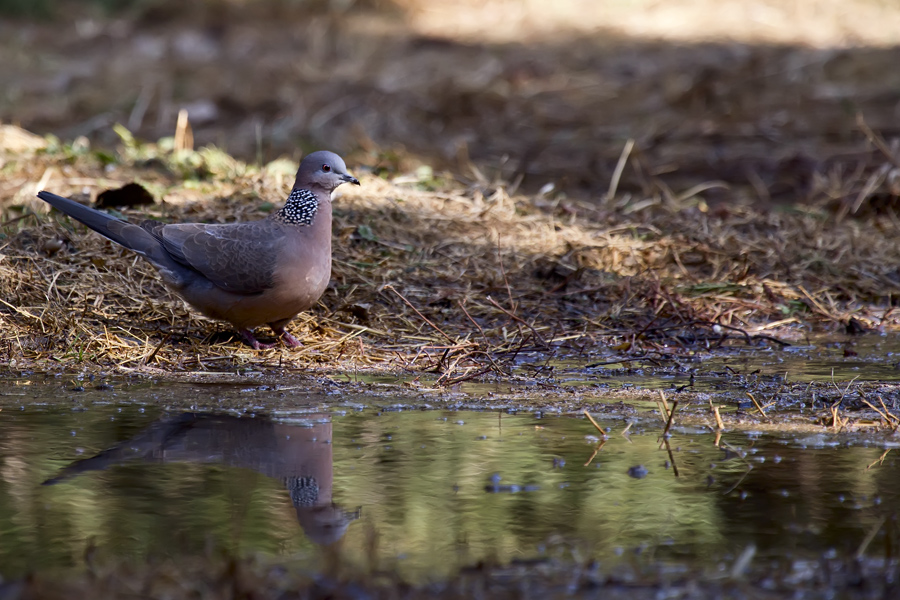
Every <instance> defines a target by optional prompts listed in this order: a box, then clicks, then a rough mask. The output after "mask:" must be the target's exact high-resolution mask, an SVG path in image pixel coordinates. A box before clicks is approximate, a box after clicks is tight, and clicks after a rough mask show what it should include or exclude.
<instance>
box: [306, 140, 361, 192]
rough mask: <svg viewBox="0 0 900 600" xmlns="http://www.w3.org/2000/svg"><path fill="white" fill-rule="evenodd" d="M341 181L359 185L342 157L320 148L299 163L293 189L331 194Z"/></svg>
mask: <svg viewBox="0 0 900 600" xmlns="http://www.w3.org/2000/svg"><path fill="white" fill-rule="evenodd" d="M342 183H354V184H356V185H359V180H358V179H356V177H353V176H352V175H350V174H349V173H347V165H345V164H344V159H342V158H341V157H340V156H338V155H337V154H335V153H334V152H328V151H327V150H320V151H319V152H313V153H312V154H309V155H307V156H306V157H305V158H304V159H303V161H302V162H301V163H300V168H299V169H298V170H297V180H296V181H295V182H294V189H295V190H297V189H309V190H312V191H313V192H317V191H324V192H327V193H328V194H331V192H333V191H334V189H335V188H336V187H338V186H339V185H341V184H342Z"/></svg>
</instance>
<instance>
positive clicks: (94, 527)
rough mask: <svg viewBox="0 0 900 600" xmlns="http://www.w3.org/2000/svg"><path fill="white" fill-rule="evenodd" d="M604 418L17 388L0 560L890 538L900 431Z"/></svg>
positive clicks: (312, 555)
mask: <svg viewBox="0 0 900 600" xmlns="http://www.w3.org/2000/svg"><path fill="white" fill-rule="evenodd" d="M601 425H603V426H604V427H612V428H613V434H612V435H610V436H609V438H608V439H605V440H603V439H599V438H598V437H597V433H598V432H597V431H596V430H594V429H593V427H592V426H591V425H590V423H588V422H587V421H586V420H582V419H574V418H567V417H552V418H551V417H543V418H538V417H537V416H535V415H533V414H508V413H498V412H451V411H419V410H412V411H410V410H377V409H373V408H362V407H356V406H343V407H336V408H335V407H331V408H329V409H327V410H326V409H322V408H320V407H316V406H310V408H308V409H296V408H283V409H279V408H270V409H269V410H267V411H266V414H262V413H259V414H256V415H255V416H251V415H249V414H242V415H238V414H236V413H229V412H225V413H208V412H190V413H186V412H177V411H172V412H165V411H164V410H162V409H161V408H159V407H158V405H154V404H148V405H144V404H141V403H127V404H123V403H121V402H108V403H99V402H93V403H89V402H79V403H74V404H71V405H65V406H59V405H55V404H52V403H51V404H45V405H39V406H34V405H30V406H15V405H9V404H7V405H4V406H3V409H2V410H0V538H2V543H0V575H2V576H3V577H18V576H22V575H23V574H25V573H27V572H33V571H39V572H53V571H55V570H59V569H71V568H76V569H77V568H82V567H83V565H84V561H85V556H86V555H90V556H93V557H106V558H110V557H127V558H134V559H138V560H143V559H145V558H147V557H159V556H167V557H176V558H177V557H180V556H193V555H198V554H203V553H206V552H209V551H210V548H215V549H223V550H225V551H228V552H232V553H236V554H239V555H252V554H263V555H266V556H274V557H279V559H285V560H290V561H292V562H294V563H302V564H306V565H308V566H309V568H313V569H315V568H316V565H319V564H321V561H322V560H323V548H324V547H326V546H329V545H330V546H331V548H330V550H329V551H330V552H332V553H333V552H338V553H339V556H340V557H341V560H342V561H345V562H347V563H349V564H356V563H358V564H360V565H364V564H372V562H373V561H374V562H375V563H376V564H378V565H379V566H380V567H381V568H383V569H389V570H390V571H392V572H396V573H399V574H400V575H401V576H402V577H404V578H406V579H408V580H410V581H417V582H422V581H429V580H434V579H439V578H442V577H446V576H452V575H453V574H454V573H456V572H457V571H458V570H459V569H461V568H463V567H465V566H467V565H472V564H475V563H477V562H479V561H481V560H488V561H494V560H498V561H502V562H504V563H507V562H510V561H516V560H542V559H557V558H559V559H572V558H577V560H584V559H585V558H586V557H593V558H595V559H597V560H599V561H601V562H602V563H604V564H607V565H615V564H619V563H628V564H634V563H635V562H641V561H645V562H652V563H653V564H654V565H663V566H665V565H669V566H670V567H671V568H673V569H676V570H677V569H693V568H695V567H696V568H701V569H712V570H713V571H716V570H728V569H731V568H732V567H733V565H734V563H735V562H736V561H738V559H739V558H740V557H742V556H743V557H746V556H747V549H748V548H751V549H754V552H753V553H752V556H753V560H754V561H774V562H777V561H783V560H804V559H810V560H817V559H818V558H820V557H822V556H826V557H828V556H853V555H854V554H855V553H857V552H858V551H862V552H865V553H866V554H867V555H868V556H884V555H885V554H888V553H889V552H890V547H889V546H890V543H891V542H892V541H893V538H894V537H895V536H894V534H891V533H890V531H893V529H891V527H895V526H894V525H892V523H893V521H892V517H891V515H893V514H894V512H895V510H896V506H897V505H898V502H900V462H898V460H897V457H898V455H900V452H897V451H893V450H892V448H893V445H892V444H890V443H885V442H881V441H872V440H871V439H870V438H860V439H858V440H857V441H852V440H850V438H848V437H847V436H843V437H834V436H831V435H829V434H821V435H819V434H817V435H809V434H803V435H802V436H801V437H799V438H797V437H792V436H790V435H788V434H785V435H784V436H779V435H770V434H761V433H753V432H750V433H748V432H730V433H725V434H723V435H722V436H721V437H720V438H719V439H718V440H717V439H716V436H715V435H714V434H712V433H710V432H708V431H706V430H703V429H690V428H678V427H676V428H674V429H673V431H672V436H671V439H670V440H668V441H669V448H668V450H667V449H666V448H665V447H664V446H661V445H660V440H659V433H660V428H661V425H660V423H659V421H658V419H657V420H653V419H650V418H647V419H646V420H641V421H638V422H636V423H635V424H633V425H632V427H631V429H630V432H629V434H628V435H627V436H623V435H621V431H622V429H623V424H622V422H621V421H616V422H603V421H601ZM848 440H850V441H848ZM717 443H718V445H717ZM886 519H887V521H886ZM885 523H887V525H886V524H885ZM87 549H90V551H89V552H86V550H87Z"/></svg>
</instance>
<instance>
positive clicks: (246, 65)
mask: <svg viewBox="0 0 900 600" xmlns="http://www.w3.org/2000/svg"><path fill="white" fill-rule="evenodd" d="M0 14H2V15H3V18H2V19H0V40H2V41H0V53H2V54H3V56H4V57H5V60H4V61H3V64H2V65H0V83H2V88H0V89H2V92H0V120H2V121H4V122H7V123H14V124H18V125H21V126H23V127H25V128H26V129H30V130H32V131H35V132H37V133H41V134H44V133H54V134H56V135H58V136H59V137H61V138H62V139H64V140H66V139H75V138H78V137H79V136H85V137H86V138H87V139H88V140H90V141H91V142H92V143H96V144H99V145H101V146H107V147H108V146H111V145H114V144H116V143H117V139H118V138H117V137H116V135H115V134H114V132H113V129H112V127H113V125H114V124H116V123H121V124H123V125H125V126H126V127H127V128H128V129H129V130H131V131H132V132H134V133H135V135H137V136H138V137H140V138H143V139H148V140H156V139H159V138H160V137H163V136H167V135H171V134H172V132H173V130H174V128H175V122H176V117H177V114H178V112H179V111H180V110H182V109H185V110H187V111H188V113H189V115H190V120H191V124H192V126H193V130H194V139H195V140H196V143H197V144H198V145H205V144H215V145H217V146H219V147H221V148H223V149H224V150H226V151H228V152H230V153H233V154H235V155H237V156H239V157H241V158H246V159H262V160H271V159H273V158H276V157H278V156H282V155H287V156H289V157H292V158H296V157H297V156H298V155H299V153H300V152H301V151H308V150H310V149H313V148H322V147H326V148H331V149H333V150H336V151H339V152H342V153H344V154H347V155H350V156H349V157H350V158H351V162H355V163H357V164H359V163H363V164H368V165H370V166H372V167H375V168H386V169H408V168H412V167H414V166H416V165H418V164H422V163H425V164H428V165H432V166H434V167H436V168H441V169H449V170H450V171H452V172H453V173H455V174H456V175H458V176H460V177H463V178H464V179H465V178H468V179H478V176H479V174H485V175H486V176H487V177H488V178H489V179H491V178H495V177H496V178H499V179H501V180H503V181H507V182H510V183H512V184H513V187H515V188H518V186H519V184H522V185H523V186H524V188H522V189H527V190H532V191H536V190H537V189H539V188H541V187H543V186H545V185H546V184H548V183H552V184H553V185H554V186H555V189H556V190H557V191H560V190H561V191H565V192H567V193H571V194H580V195H589V196H592V197H595V198H600V197H602V195H603V194H604V193H605V192H606V191H607V188H608V186H609V181H610V179H611V178H612V177H613V173H614V171H615V167H616V164H617V162H618V160H619V158H620V156H621V154H622V150H623V148H624V147H625V146H626V143H627V141H628V140H629V139H631V140H634V141H635V145H634V149H633V151H632V153H631V159H632V165H631V166H632V167H633V168H629V169H626V170H625V172H624V173H623V176H622V179H621V182H620V188H619V189H620V191H625V192H635V193H646V192H647V191H648V188H650V187H654V186H658V185H659V184H661V185H663V186H665V187H666V188H668V189H671V190H674V191H673V195H674V196H677V195H678V191H683V190H686V189H690V188H692V187H694V186H697V185H703V184H706V183H711V182H712V183H714V184H715V185H711V186H708V187H709V188H710V189H709V190H708V191H707V192H705V195H706V197H707V198H708V199H709V200H710V201H711V202H715V201H717V200H728V201H729V202H753V203H760V202H762V203H768V202H772V201H774V202H794V201H798V200H809V199H815V198H826V197H828V196H829V194H831V196H833V195H834V194H833V193H831V192H830V191H827V190H825V189H824V187H827V186H823V184H822V181H821V179H822V178H823V177H826V178H827V177H828V176H829V175H828V174H829V173H833V172H835V171H837V172H842V171H847V170H849V171H850V172H853V171H854V170H856V169H859V168H862V169H865V168H867V165H868V162H867V161H869V159H870V158H871V157H870V155H869V154H868V152H869V150H870V148H869V147H867V145H866V140H865V136H864V135H862V133H861V132H860V131H859V127H858V125H857V121H856V116H857V113H862V114H863V115H864V116H865V118H866V121H867V122H868V123H869V125H870V126H871V127H872V128H873V129H874V130H876V131H878V132H880V133H882V135H884V136H885V137H886V138H891V137H893V136H896V135H897V134H898V133H900V127H898V125H897V123H898V121H897V118H896V115H897V110H898V108H897V107H898V105H900V71H898V70H897V69H896V68H895V65H896V64H898V63H900V47H898V41H900V34H898V33H897V32H900V4H897V3H894V2H888V1H884V0H854V1H852V2H846V1H843V0H787V1H775V0H729V1H728V2H715V1H713V0H679V1H677V2H658V1H656V0H618V1H609V2H597V1H588V0H558V1H557V2H554V3H553V5H552V10H548V8H547V5H546V4H545V3H542V2H537V1H536V0H460V1H458V2H452V1H450V0H432V1H428V2H426V1H423V0H199V1H195V2H189V3H184V2H176V1H174V0H78V1H76V0H57V1H54V0H0ZM472 165H475V166H477V168H478V171H477V172H476V171H474V170H473V169H472ZM2 193H3V192H2V190H0V194H2Z"/></svg>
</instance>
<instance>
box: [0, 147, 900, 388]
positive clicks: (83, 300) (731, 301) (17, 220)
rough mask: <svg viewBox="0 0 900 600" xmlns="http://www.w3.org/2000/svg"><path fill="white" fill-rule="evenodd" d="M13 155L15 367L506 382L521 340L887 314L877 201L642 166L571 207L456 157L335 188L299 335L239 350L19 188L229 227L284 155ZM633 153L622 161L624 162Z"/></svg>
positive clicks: (10, 353)
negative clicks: (102, 195) (793, 192)
mask: <svg viewBox="0 0 900 600" xmlns="http://www.w3.org/2000/svg"><path fill="white" fill-rule="evenodd" d="M126 141H127V140H126ZM26 146H27V144H26V145H24V146H22V147H20V148H19V149H18V150H16V151H14V152H13V151H7V153H6V155H5V156H4V160H5V163H6V166H5V167H4V170H5V171H6V173H7V181H8V182H11V183H15V184H16V185H15V186H8V187H7V188H6V190H5V197H3V198H2V205H0V206H2V214H3V222H4V224H3V229H2V234H3V236H4V237H3V240H2V246H0V298H2V306H0V321H2V333H0V355H3V357H4V359H5V360H6V361H8V364H9V365H10V366H11V367H12V369H13V370H14V371H15V370H57V369H63V370H73V369H93V368H97V369H106V370H110V369H111V370H113V371H117V372H135V371H137V372H168V373H174V372H210V371H227V372H235V371H241V370H251V371H253V370H269V369H278V370H279V371H280V372H286V373H289V372H311V371H313V372H314V371H315V370H316V369H328V370H349V369H360V368H373V369H377V370H407V371H411V372H415V373H429V372H430V373H434V374H436V375H435V376H436V377H438V383H439V384H452V383H456V382H459V381H463V380H466V379H470V378H473V377H478V376H482V375H487V374H491V373H493V374H498V375H505V376H509V375H510V373H511V371H510V368H509V365H510V363H511V361H512V359H513V357H514V356H515V355H516V354H518V353H521V352H523V351H530V350H540V351H541V352H543V353H545V354H547V355H553V354H578V355H585V356H588V357H592V356H596V355H600V354H609V353H610V352H611V351H610V350H609V349H610V348H613V349H614V351H615V352H616V353H617V356H618V355H624V356H625V357H626V358H627V356H628V355H629V354H630V355H633V356H640V355H642V354H644V353H646V352H647V351H649V350H655V351H664V352H665V353H667V354H668V355H673V356H674V355H678V354H679V353H680V352H691V351H694V350H697V349H702V348H706V347H709V346H710V344H717V345H718V344H721V343H723V342H724V343H737V344H746V343H772V341H771V340H772V338H771V337H769V338H768V340H767V339H766V338H765V337H759V336H764V335H765V334H764V333H763V332H766V334H776V335H780V336H787V337H791V336H792V335H793V334H796V333H797V332H802V331H809V330H810V329H825V330H834V329H836V328H843V327H850V328H851V329H854V328H855V329H859V328H863V329H865V328H877V329H893V328H896V327H897V325H898V317H897V316H895V314H894V312H893V309H892V306H893V303H894V298H895V297H896V290H897V282H898V272H897V265H900V249H898V246H897V244H896V243H894V241H893V238H894V235H895V231H896V229H897V224H898V223H897V218H896V215H895V213H894V211H893V206H892V205H891V204H890V203H884V202H883V201H882V202H880V203H878V204H876V203H875V202H874V201H872V200H871V199H870V198H869V197H867V198H866V199H864V201H863V202H861V203H859V206H853V207H851V208H852V210H850V209H845V208H843V207H844V206H845V204H844V203H841V202H837V203H835V202H831V203H828V202H822V203H819V204H818V205H800V204H798V205H792V206H781V207H774V208H762V209H757V208H753V207H747V206H742V205H728V204H720V205H718V206H713V207H707V206H706V204H705V202H704V201H703V199H702V191H701V192H691V191H688V192H687V193H680V194H679V193H676V192H673V191H671V190H668V189H667V188H665V186H663V185H661V184H658V182H656V181H655V180H654V179H653V178H648V179H647V180H646V182H645V183H646V188H647V189H648V193H647V194H646V195H645V196H642V197H637V196H634V195H631V194H619V195H614V196H613V197H611V198H608V199H588V200H583V201H578V200H573V199H569V198H566V197H564V196H561V195H560V196H554V195H553V194H552V192H551V193H549V194H547V193H545V194H540V195H530V196H526V195H523V194H516V193H514V194H512V195H511V194H510V193H509V190H510V186H509V185H508V184H507V183H506V182H503V181H499V180H497V181H491V180H489V179H488V178H487V177H485V176H484V175H483V174H482V173H481V172H480V171H479V170H478V169H477V168H475V167H474V166H471V172H472V177H471V179H470V180H467V181H466V182H462V183H460V182H459V181H454V180H452V179H450V178H449V176H446V177H444V178H435V177H434V176H433V175H432V174H430V173H428V172H420V173H419V175H418V176H414V175H409V174H402V173H400V174H397V173H394V174H388V175H387V176H384V177H376V176H375V175H374V174H369V175H366V174H363V177H362V181H363V186H362V188H361V189H359V190H358V191H357V190H350V191H348V192H345V193H344V194H342V195H341V196H340V197H338V198H337V199H336V200H335V224H334V257H335V262H334V273H333V277H332V285H331V287H330V288H329V290H328V291H327V292H326V294H325V295H324V296H323V298H322V300H321V303H320V305H319V307H318V308H317V309H315V310H314V311H312V312H311V313H309V314H305V315H302V316H301V317H300V318H298V319H297V320H296V321H295V323H294V324H293V326H292V329H291V330H292V333H294V335H296V336H297V337H298V339H300V340H301V341H302V342H303V344H304V345H303V347H302V348H300V349H297V350H294V351H290V350H288V349H286V348H282V347H277V348H276V349H273V350H268V351H261V352H256V351H253V350H251V349H249V348H247V347H245V346H242V345H241V343H240V341H239V340H238V339H237V338H236V337H233V336H231V335H228V334H226V333H225V332H226V331H227V328H226V327H224V326H221V325H216V324H213V323H211V322H209V321H206V320H204V319H202V318H199V317H197V316H196V315H195V314H193V313H192V312H190V311H189V310H187V309H186V308H185V307H184V306H183V305H182V303H181V302H180V301H179V300H177V298H174V297H173V296H171V295H170V294H169V293H168V292H166V291H165V289H164V288H163V287H162V286H161V285H160V283H159V281H158V279H157V277H156V275H155V273H154V270H153V269H152V268H151V267H150V266H149V265H148V264H146V263H145V262H144V261H142V260H140V259H139V258H137V257H136V256H135V255H134V254H132V253H130V252H128V251H126V250H124V249H122V248H119V247H118V246H116V245H114V244H112V243H111V242H108V241H106V240H105V239H104V238H102V237H101V236H99V235H96V234H94V233H93V232H90V231H87V230H86V229H85V228H84V227H82V226H80V225H77V224H74V225H73V223H72V222H70V221H69V220H68V218H63V217H60V216H59V215H58V214H50V215H48V214H47V211H46V207H44V206H42V205H41V203H40V201H38V200H36V199H34V198H32V193H33V192H34V191H36V190H37V189H38V188H41V187H46V188H49V189H52V190H53V191H55V192H58V193H62V194H67V195H74V196H76V197H81V198H83V199H87V197H95V196H96V195H97V193H98V192H99V191H102V189H104V188H108V187H115V186H116V185H121V184H123V183H126V182H129V181H132V180H137V181H139V182H141V183H143V184H144V185H145V186H147V187H148V188H149V189H151V191H154V192H155V195H157V197H161V198H162V202H159V203H157V204H154V205H152V206H149V207H145V208H143V209H122V213H123V215H124V216H125V217H126V218H131V219H133V220H140V219H142V218H147V217H150V218H157V219H164V220H169V221H204V222H227V221H236V220H246V219H254V218H263V217H264V216H265V214H266V212H268V211H269V210H271V207H272V206H273V205H277V204H278V203H279V202H280V201H281V200H282V199H283V198H284V197H285V194H286V191H287V188H288V186H289V182H290V175H289V173H290V169H291V168H292V167H293V165H292V164H290V163H289V162H288V164H284V162H279V163H275V164H272V165H269V166H268V167H266V168H256V167H253V166H248V165H245V164H243V163H240V162H239V161H236V160H235V159H233V158H231V157H228V156H226V155H224V154H223V153H221V152H218V151H216V150H214V149H205V150H201V151H200V152H187V153H185V152H181V153H179V152H171V151H168V150H165V149H164V147H162V146H156V145H138V144H136V143H134V142H133V141H131V142H129V143H128V144H126V146H125V147H123V148H121V149H120V152H119V156H118V157H116V160H115V162H114V163H113V164H114V165H115V168H109V167H107V168H104V166H103V163H104V162H106V160H108V157H107V159H105V160H101V159H100V158H98V157H99V156H100V155H98V154H92V153H90V152H89V151H87V150H86V149H83V148H82V149H80V150H79V149H78V148H74V149H73V146H72V145H58V146H56V147H51V148H49V149H44V150H40V149H36V148H39V147H40V146H41V144H40V143H38V142H35V144H34V147H32V148H28V147H26ZM629 160H630V161H631V162H629V163H628V165H627V167H626V168H636V169H637V170H640V169H639V165H638V164H637V161H639V160H640V158H639V157H638V156H634V157H631V158H630V159H629ZM885 164H888V165H889V164H890V161H889V160H888V158H887V157H883V160H882V163H881V165H873V166H872V167H871V168H870V169H868V170H865V169H863V170H858V171H857V173H856V174H855V175H856V177H855V178H854V179H853V180H850V181H848V180H846V179H845V180H840V181H838V180H837V179H835V178H836V175H835V174H834V173H831V174H830V175H829V177H830V178H831V179H832V180H834V181H835V182H836V183H835V185H838V186H839V187H841V189H848V190H849V189H860V188H866V187H868V188H872V190H874V188H873V186H872V185H871V184H867V183H866V182H867V181H869V180H870V178H871V176H872V175H871V173H872V172H877V171H878V170H879V169H881V170H882V171H884V170H885V169H884V168H883V167H882V165H885ZM362 167H363V168H364V165H363V166H362ZM882 184H884V185H886V184H885V183H884V182H882ZM702 188H703V186H697V188H696V189H698V190H701V189H702ZM883 195H884V194H883V193H882V196H883ZM869 196H872V197H874V196H873V194H872V191H870V192H869ZM843 197H846V194H845V195H844V196H843ZM716 325H719V327H716Z"/></svg>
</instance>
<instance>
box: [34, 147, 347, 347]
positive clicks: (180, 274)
mask: <svg viewBox="0 0 900 600" xmlns="http://www.w3.org/2000/svg"><path fill="white" fill-rule="evenodd" d="M348 182H349V183H354V184H356V185H359V180H357V179H356V178H355V177H353V176H352V175H350V174H349V173H347V167H346V166H345V165H344V161H343V160H342V159H341V157H340V156H338V155H337V154H334V153H333V152H325V151H321V152H313V153H312V154H310V155H308V156H306V157H305V158H304V159H303V161H302V162H301V163H300V169H299V170H298V171H297V179H296V181H295V182H294V187H293V189H292V190H291V193H290V195H289V196H288V199H287V202H286V203H285V205H284V207H283V208H281V210H279V211H277V212H275V213H273V214H272V215H270V216H269V217H268V218H267V219H263V220H261V221H250V222H246V223H229V224H212V225H210V224H204V223H181V224H173V225H163V224H161V223H157V222H155V221H144V222H143V223H141V224H140V225H135V224H132V223H128V222H126V221H122V220H121V219H117V218H115V217H112V216H110V215H108V214H106V213H104V212H100V211H98V210H95V209H93V208H89V207H87V206H84V205H82V204H79V203H77V202H75V201H73V200H70V199H68V198H63V197H62V196H57V195H56V194H51V193H50V192H40V193H39V194H38V197H39V198H40V199H41V200H44V201H45V202H48V203H49V204H51V205H52V206H53V207H55V208H57V209H58V210H60V211H62V212H64V213H66V214H67V215H69V216H70V217H72V218H73V219H76V220H78V221H80V222H82V223H84V224H85V225H87V226H88V227H90V228H91V229H93V230H94V231H96V232H97V233H99V234H101V235H104V236H106V237H107V238H109V239H111V240H112V241H114V242H116V243H118V244H121V245H122V246H125V247H126V248H128V249H130V250H134V251H135V252H137V253H138V254H140V255H141V256H142V257H144V258H145V259H147V260H148V261H149V262H150V264H152V265H153V266H154V267H156V269H157V270H158V271H159V274H160V276H161V277H162V280H163V283H165V285H166V286H167V287H168V288H169V289H170V290H172V291H173V292H175V293H176V294H178V295H179V296H180V297H181V298H183V299H184V300H185V302H187V303H188V304H190V305H191V306H193V307H194V308H195V309H197V310H198V311H200V312H201V313H203V314H204V315H206V316H207V317H210V318H212V319H217V320H220V321H226V322H228V323H231V324H232V325H234V326H235V327H236V328H237V329H238V331H239V332H240V333H241V335H242V336H243V338H244V340H246V342H247V343H248V344H250V345H251V346H253V348H255V349H260V348H268V347H270V346H271V345H269V344H261V343H260V342H259V341H257V339H256V338H255V337H254V336H253V333H252V330H253V328H255V327H257V326H259V325H263V324H268V325H269V327H271V328H272V331H274V332H275V335H276V336H278V337H280V338H281V339H282V340H284V342H285V343H286V344H287V345H288V346H291V347H296V346H299V345H300V342H299V341H297V339H296V338H295V337H294V336H292V335H291V334H290V333H288V332H287V331H285V326H286V325H287V324H288V323H289V322H290V321H291V319H293V318H294V317H295V316H297V313H299V312H301V311H304V310H306V309H308V308H310V307H311V306H313V305H314V304H315V303H316V301H318V299H319V297H320V296H321V295H322V293H323V292H324V291H325V287H326V286H327V285H328V281H329V279H330V277H331V193H332V192H333V191H334V189H335V188H337V187H338V186H339V185H341V184H342V183H348Z"/></svg>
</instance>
